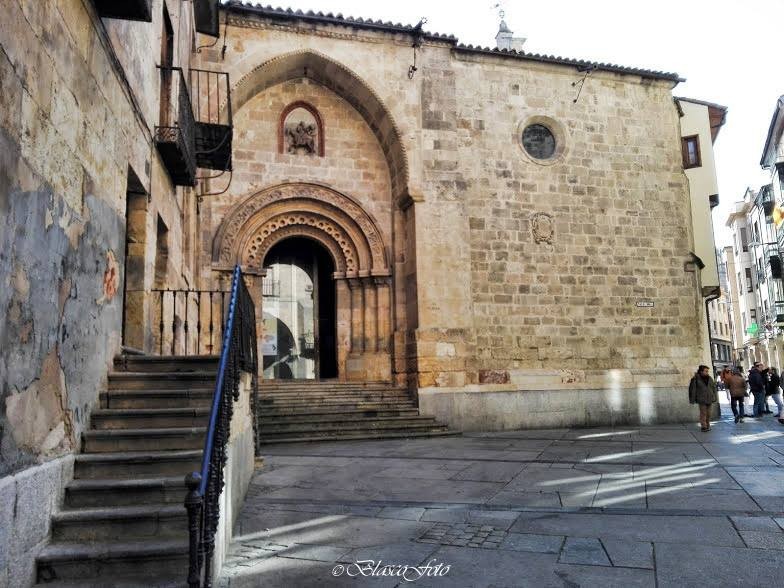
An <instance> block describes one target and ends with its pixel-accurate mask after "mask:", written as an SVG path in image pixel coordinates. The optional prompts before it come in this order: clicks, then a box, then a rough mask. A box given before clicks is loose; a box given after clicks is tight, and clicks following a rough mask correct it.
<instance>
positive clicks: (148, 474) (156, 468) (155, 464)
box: [74, 449, 203, 480]
mask: <svg viewBox="0 0 784 588" xmlns="http://www.w3.org/2000/svg"><path fill="white" fill-rule="evenodd" d="M202 453H203V450H202V449H198V450H191V451H141V452H122V453H80V454H77V455H76V456H75V458H74V459H75V463H74V478H75V479H77V480H86V479H93V480H95V479H132V478H160V477H162V476H165V477H178V476H182V478H183V479H184V478H185V475H186V474H189V473H190V472H196V471H199V470H201V457H202Z"/></svg>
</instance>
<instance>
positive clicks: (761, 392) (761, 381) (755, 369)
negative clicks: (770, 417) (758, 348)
mask: <svg viewBox="0 0 784 588" xmlns="http://www.w3.org/2000/svg"><path fill="white" fill-rule="evenodd" d="M749 388H750V389H751V393H752V395H753V396H754V413H753V414H754V417H755V418H761V417H762V415H763V414H764V411H765V408H764V405H765V388H766V382H765V378H764V376H763V375H762V362H759V361H758V362H756V363H755V364H754V365H753V366H751V369H750V370H749Z"/></svg>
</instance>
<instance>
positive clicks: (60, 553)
mask: <svg viewBox="0 0 784 588" xmlns="http://www.w3.org/2000/svg"><path fill="white" fill-rule="evenodd" d="M36 561H37V564H38V578H37V581H38V582H47V581H49V580H52V579H57V580H61V581H68V580H78V581H79V582H80V583H79V585H80V586H82V585H84V584H82V582H90V581H95V580H98V579H99V578H100V579H102V580H103V581H104V586H116V584H115V582H114V578H125V579H126V581H129V582H131V581H134V580H138V582H139V584H138V586H165V585H166V584H165V583H164V582H167V581H173V580H174V581H182V580H183V578H184V579H187V576H188V540H187V537H183V538H182V539H177V540H173V539H170V540H152V539H147V540H144V541H131V542H105V541H104V542H99V543H51V544H49V545H47V546H46V547H44V548H43V549H42V550H41V552H40V553H39V555H38V558H37V560H36Z"/></svg>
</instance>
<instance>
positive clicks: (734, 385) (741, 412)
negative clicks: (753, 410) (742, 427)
mask: <svg viewBox="0 0 784 588" xmlns="http://www.w3.org/2000/svg"><path fill="white" fill-rule="evenodd" d="M724 372H725V373H724V374H722V378H721V379H722V380H723V381H724V384H725V386H726V387H727V395H728V396H729V399H730V408H732V414H733V415H735V422H736V423H739V422H740V423H742V422H743V419H744V418H745V417H746V411H745V408H744V406H743V401H744V399H745V398H746V380H744V379H743V376H741V375H740V370H735V371H734V372H733V371H730V370H728V369H727V370H724Z"/></svg>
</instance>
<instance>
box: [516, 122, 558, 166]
mask: <svg viewBox="0 0 784 588" xmlns="http://www.w3.org/2000/svg"><path fill="white" fill-rule="evenodd" d="M523 147H524V148H525V150H526V152H527V153H528V155H530V156H531V157H535V158H536V159H550V158H551V157H552V156H553V155H555V147H556V145H555V135H553V133H552V131H551V130H550V129H548V128H547V127H546V126H544V125H541V124H532V125H528V126H527V127H525V129H524V130H523Z"/></svg>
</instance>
